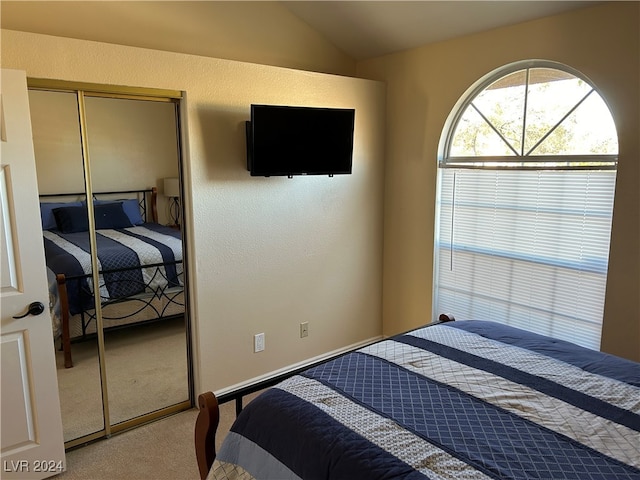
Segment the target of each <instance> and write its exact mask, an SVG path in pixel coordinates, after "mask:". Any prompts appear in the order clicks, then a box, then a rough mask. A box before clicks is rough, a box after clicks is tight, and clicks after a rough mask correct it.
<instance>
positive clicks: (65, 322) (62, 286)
mask: <svg viewBox="0 0 640 480" xmlns="http://www.w3.org/2000/svg"><path fill="white" fill-rule="evenodd" d="M56 282H57V283H58V295H59V296H60V316H61V317H62V318H61V319H60V320H61V321H62V350H63V351H64V368H71V367H73V360H72V359H71V332H70V331H69V297H68V296H67V283H66V278H65V276H64V274H63V273H59V274H58V275H56Z"/></svg>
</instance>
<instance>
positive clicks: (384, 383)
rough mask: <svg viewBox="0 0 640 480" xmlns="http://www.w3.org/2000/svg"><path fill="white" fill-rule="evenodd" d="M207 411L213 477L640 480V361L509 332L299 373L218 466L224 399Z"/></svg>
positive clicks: (251, 419)
mask: <svg viewBox="0 0 640 480" xmlns="http://www.w3.org/2000/svg"><path fill="white" fill-rule="evenodd" d="M198 401H199V408H200V413H199V416H198V419H197V421H196V435H195V437H196V455H197V457H198V461H199V467H200V473H201V477H202V478H203V479H204V478H205V477H206V478H207V479H210V480H217V479H240V478H242V479H248V478H260V479H278V480H283V479H297V478H304V479H320V478H322V479H349V480H356V479H367V480H374V479H391V478H394V479H397V478H403V479H418V478H433V479H453V478H455V479H487V478H493V479H497V478H499V479H533V478H540V479H542V478H544V479H565V478H566V479H580V480H587V479H602V480H612V479H640V364H638V363H635V362H632V361H629V360H624V359H621V358H617V357H614V356H611V355H607V354H604V353H601V352H597V351H592V350H587V349H585V348H583V347H579V346H576V345H573V344H570V343H567V342H564V341H560V340H555V339H552V338H549V337H545V336H541V335H537V334H533V333H530V332H526V331H524V330H520V329H516V328H513V327H510V326H507V325H504V324H501V323H497V322H491V321H481V320H471V321H447V322H436V323H435V324H431V325H428V326H425V327H422V328H419V329H416V330H413V331H410V332H407V333H404V334H401V335H398V336H395V337H392V338H389V339H386V340H382V341H380V342H376V343H374V344H371V345H369V346H366V347H364V348H360V349H358V350H356V351H354V352H350V353H348V354H345V355H342V356H339V357H337V358H335V359H332V360H330V361H327V362H324V363H322V364H319V365H316V366H313V367H312V368H310V369H307V370H304V371H303V372H301V373H298V374H296V375H293V376H291V377H289V378H287V379H285V380H283V381H282V382H280V383H278V384H276V385H275V386H274V387H271V388H269V389H267V390H265V391H264V392H263V393H261V394H260V395H259V396H258V397H256V398H255V399H254V400H252V401H251V402H250V403H249V404H248V405H247V406H246V407H245V408H244V409H243V410H242V411H241V413H240V414H239V415H238V417H237V419H236V421H235V422H234V424H233V426H232V427H231V430H230V432H229V433H228V435H227V436H226V437H225V439H224V442H223V444H222V446H221V448H220V451H219V452H218V453H217V455H216V452H215V448H214V447H213V445H214V443H213V438H214V433H212V432H214V431H215V427H216V425H217V418H218V417H217V416H218V414H219V413H218V406H217V401H218V399H217V398H216V397H215V395H214V394H213V393H212V392H207V393H204V394H202V395H200V397H199V399H198ZM210 465H211V468H210V469H209V466H210Z"/></svg>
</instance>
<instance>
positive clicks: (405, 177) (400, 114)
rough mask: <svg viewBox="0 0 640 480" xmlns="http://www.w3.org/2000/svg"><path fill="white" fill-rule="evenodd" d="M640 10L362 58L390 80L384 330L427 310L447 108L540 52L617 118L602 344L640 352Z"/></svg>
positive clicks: (619, 8) (416, 319)
mask: <svg viewBox="0 0 640 480" xmlns="http://www.w3.org/2000/svg"><path fill="white" fill-rule="evenodd" d="M639 9H640V3H638V2H605V3H604V4H602V5H598V6H594V7H588V8H586V9H581V10H577V11H574V12H570V13H567V14H563V15H557V16H553V17H548V18H544V19H541V20H536V21H531V22H527V23H523V24H519V25H514V26H510V27H506V28H500V29H496V30H492V31H489V32H485V33H482V34H477V35H472V36H468V37H463V38H458V39H455V40H451V41H447V42H442V43H438V44H432V45H427V46H424V47H421V48H418V49H415V50H411V51H407V52H404V53H400V54H395V55H389V56H385V57H381V58H378V59H374V60H370V61H365V62H361V63H359V65H358V75H359V76H363V77H366V78H373V79H378V80H383V81H385V82H387V89H388V93H387V112H388V113H387V125H388V127H387V146H386V162H387V163H386V171H385V207H384V208H385V217H384V218H385V233H384V252H385V253H384V281H383V292H384V296H383V324H384V333H385V334H387V335H388V334H392V333H395V332H399V331H402V330H405V329H408V328H412V327H415V326H418V325H420V324H422V323H425V322H426V321H428V320H429V319H430V315H431V293H432V287H433V282H432V275H433V273H432V272H433V246H434V243H433V238H434V209H435V187H436V173H437V168H436V167H437V162H436V156H437V148H438V142H439V139H440V134H441V133H442V129H443V126H444V123H445V120H446V118H447V116H448V115H449V113H450V112H451V110H452V109H453V107H454V105H455V103H456V101H457V100H458V99H459V98H460V97H461V96H462V95H463V93H464V92H465V91H466V90H467V88H468V87H470V86H471V85H472V84H473V83H474V82H475V81H476V80H478V79H479V78H481V77H483V76H484V75H486V74H487V73H488V72H490V71H492V70H494V69H495V68H498V67H500V66H502V65H505V64H508V63H511V62H515V61H518V60H525V59H535V58H538V59H546V60H552V61H557V62H561V63H564V64H566V65H569V66H571V67H573V68H576V69H578V70H579V71H581V72H582V73H583V74H585V75H586V76H587V77H588V78H589V79H591V80H592V81H593V83H594V84H595V85H596V87H597V88H598V89H599V91H600V93H601V94H602V96H603V97H604V98H605V100H606V101H607V102H608V104H609V106H610V108H611V112H612V114H613V117H614V120H615V122H616V126H617V129H618V135H619V146H620V152H619V153H620V155H619V169H618V180H617V186H616V198H615V207H614V219H613V227H612V238H611V254H610V261H609V274H608V282H607V293H606V304H605V317H604V325H603V335H602V349H603V350H604V351H607V352H611V353H615V354H618V355H621V356H623V357H627V358H631V359H635V360H640V305H639V298H640V285H639V281H640V259H639V256H640V246H639V245H640V243H639V240H640V239H639V233H640V225H639V222H640V213H639V208H640V199H639V191H640V134H639V132H640V114H639V106H640V96H639V93H638V89H639V86H640V73H639V70H640V49H639V41H640V36H639V34H638V32H639V31H640V28H639V20H640V11H639ZM451 313H455V312H451Z"/></svg>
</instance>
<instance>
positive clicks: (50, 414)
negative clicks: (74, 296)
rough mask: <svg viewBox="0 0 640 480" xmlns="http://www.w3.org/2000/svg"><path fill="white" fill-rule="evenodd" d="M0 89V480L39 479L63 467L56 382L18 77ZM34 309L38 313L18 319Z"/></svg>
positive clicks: (7, 74) (5, 73) (12, 74)
mask: <svg viewBox="0 0 640 480" xmlns="http://www.w3.org/2000/svg"><path fill="white" fill-rule="evenodd" d="M1 75H2V78H1V84H2V88H1V89H0V136H1V142H0V144H1V145H2V150H1V155H2V156H1V157H0V233H1V239H0V242H1V245H0V248H1V253H0V256H1V257H2V262H1V263H2V270H1V276H0V283H1V290H0V312H1V314H2V324H1V328H0V340H1V343H0V353H1V355H2V357H1V362H0V364H1V371H2V380H1V388H2V390H1V392H0V402H1V403H0V409H1V413H2V417H1V419H0V420H1V422H0V423H1V443H2V451H1V452H2V453H1V457H2V465H1V468H2V470H1V471H0V477H2V478H3V479H5V478H7V479H8V478H22V479H40V478H46V477H50V476H52V475H55V474H57V473H60V471H61V470H63V469H64V468H65V465H64V461H65V458H64V440H63V436H62V419H61V414H60V400H59V398H58V379H57V377H56V368H55V358H54V345H53V336H52V329H51V316H50V314H49V309H48V304H49V301H48V291H47V281H46V273H45V261H44V250H43V244H42V230H41V225H40V214H39V206H38V186H37V181H36V166H35V157H34V153H33V138H32V136H31V120H30V115H29V100H28V96H27V82H26V76H25V72H21V71H17V70H4V69H3V70H2V74H1ZM34 302H41V303H42V304H43V305H44V307H45V308H44V311H43V312H42V313H41V314H39V315H26V316H25V317H23V318H21V319H16V318H14V317H15V316H20V315H23V314H24V313H26V312H27V311H28V309H29V305H30V304H31V303H34Z"/></svg>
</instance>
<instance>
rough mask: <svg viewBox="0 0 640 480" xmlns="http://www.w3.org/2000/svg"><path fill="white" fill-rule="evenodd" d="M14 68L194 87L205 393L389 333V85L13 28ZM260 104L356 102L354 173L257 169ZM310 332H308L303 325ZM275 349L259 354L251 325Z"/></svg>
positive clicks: (195, 278)
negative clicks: (385, 323) (384, 302)
mask: <svg viewBox="0 0 640 480" xmlns="http://www.w3.org/2000/svg"><path fill="white" fill-rule="evenodd" d="M2 66H3V67H6V68H14V69H22V70H26V72H27V75H28V76H30V77H38V78H54V79H61V80H69V81H83V82H93V83H107V84H115V85H132V86H142V87H154V88H166V89H175V90H184V91H186V98H187V102H186V111H185V113H186V116H185V118H186V125H185V127H186V128H185V132H186V140H187V142H186V147H187V149H188V153H187V155H186V162H185V165H184V167H185V169H184V173H185V181H186V185H185V186H186V199H185V201H186V209H187V219H186V222H187V225H188V226H187V230H186V232H185V235H186V239H187V244H188V251H187V253H188V254H189V260H190V266H191V271H190V273H191V276H192V284H191V286H192V293H193V297H192V301H193V305H192V306H193V315H192V318H193V320H194V330H195V332H194V335H195V337H194V338H195V340H196V342H195V349H196V368H197V371H196V378H197V379H198V380H199V381H198V382H197V385H196V386H197V391H198V392H199V391H204V390H209V389H214V390H217V391H220V390H221V389H225V388H227V387H229V386H231V385H233V384H235V383H238V382H243V381H246V380H248V379H251V378H253V377H257V376H260V375H263V374H266V373H268V372H271V371H275V370H278V369H280V368H283V367H287V366H290V365H293V364H296V363H297V362H302V361H304V360H306V359H309V358H312V357H315V356H319V355H322V354H325V353H326V352H329V351H332V350H337V349H341V348H344V347H346V346H349V345H352V344H356V343H358V342H361V341H364V340H367V339H370V338H373V337H377V336H379V335H380V334H381V330H382V325H381V318H382V312H381V298H382V285H381V279H382V228H383V224H382V206H383V141H384V92H385V90H384V85H383V84H381V83H379V82H374V81H369V80H361V79H353V78H347V77H338V76H331V75H325V74H318V73H309V72H301V71H296V70H290V69H284V68H277V67H269V66H260V65H255V64H247V63H240V62H234V61H227V60H218V59H212V58H206V57H199V56H193V55H185V54H176V53H169V52H161V51H155V50H145V49H139V48H133V47H125V46H118V45H111V44H104V43H96V42H89V41H83V40H73V39H68V38H62V37H52V36H46V35H39V34H31V33H23V32H17V31H11V30H3V31H2ZM251 103H282V104H295V105H309V106H329V107H348V108H355V109H356V129H355V139H354V140H355V146H354V165H353V174H352V175H338V176H336V177H334V178H329V177H311V176H310V177H296V178H293V179H287V178H278V177H273V178H254V177H250V176H249V173H248V172H247V171H246V156H245V137H244V122H245V121H246V120H248V119H249V112H250V110H249V106H250V104H251ZM303 321H307V322H309V336H308V337H307V338H304V339H300V338H299V323H300V322H303ZM259 332H264V333H265V334H266V350H265V351H264V352H262V353H258V354H255V353H253V335H254V334H256V333H259Z"/></svg>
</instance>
